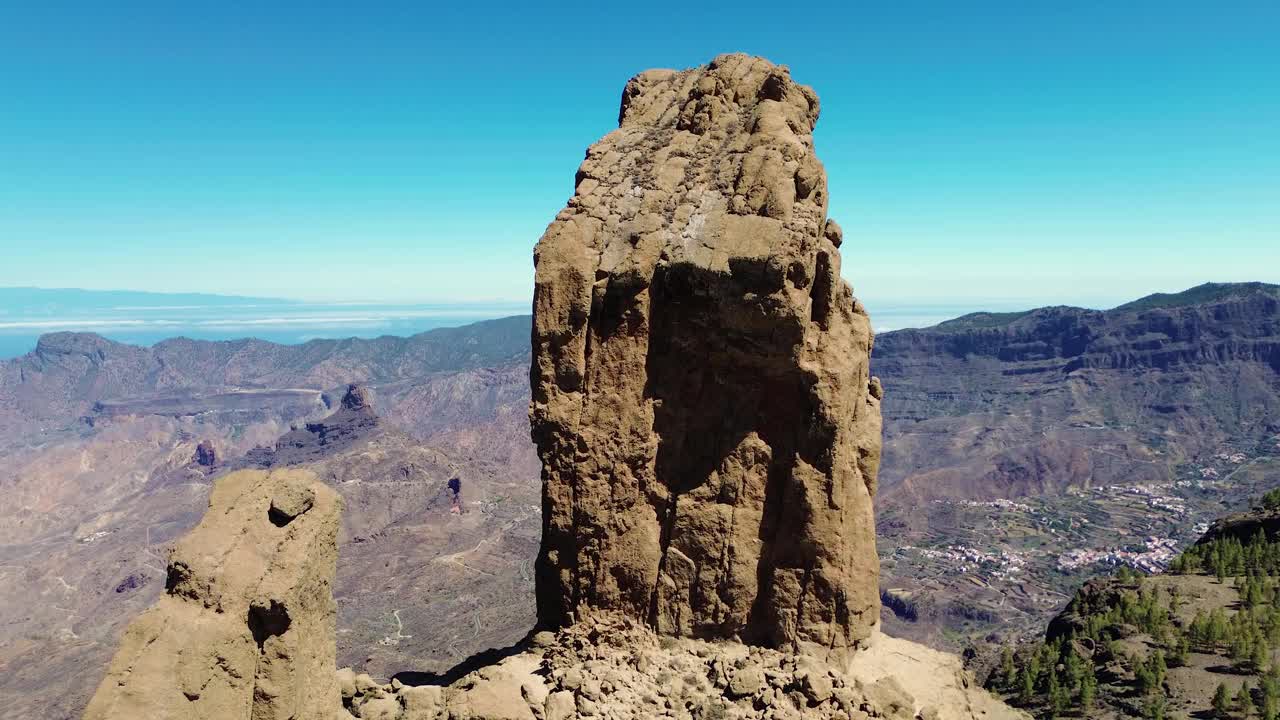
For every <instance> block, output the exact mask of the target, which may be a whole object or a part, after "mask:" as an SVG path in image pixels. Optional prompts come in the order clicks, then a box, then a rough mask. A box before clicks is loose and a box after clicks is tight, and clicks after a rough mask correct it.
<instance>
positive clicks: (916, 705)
mask: <svg viewBox="0 0 1280 720" xmlns="http://www.w3.org/2000/svg"><path fill="white" fill-rule="evenodd" d="M858 657H859V658H866V660H864V661H861V662H855V663H854V664H853V665H852V666H851V667H850V668H849V669H841V668H835V667H832V666H831V665H830V664H828V663H825V662H821V661H818V660H816V659H814V658H812V657H809V656H806V655H794V654H790V653H785V652H778V651H776V650H771V649H768V648H760V647H749V646H746V645H742V644H739V643H733V642H706V641H703V640H696V639H688V638H671V637H667V636H659V635H658V634H656V633H654V632H653V631H652V630H650V629H649V628H647V627H644V626H643V625H641V624H640V623H638V622H636V621H633V620H631V619H630V618H627V617H625V616H622V615H620V614H617V613H611V612H596V613H594V614H593V615H592V617H591V618H590V619H588V620H584V621H582V622H580V623H577V624H575V625H572V626H569V627H566V628H562V629H561V630H560V631H559V632H558V633H556V634H555V635H554V637H550V638H546V639H545V640H544V641H542V642H538V638H535V639H534V642H533V643H531V647H529V648H528V649H526V650H524V651H523V652H520V653H517V654H515V655H512V656H510V657H507V658H506V659H504V660H502V661H500V662H498V663H496V664H492V665H488V666H485V667H482V668H480V669H478V670H476V671H475V672H472V673H469V674H467V675H465V676H463V677H462V678H460V679H458V680H457V681H456V682H454V683H453V684H451V685H448V686H444V687H440V686H430V685H428V686H422V687H412V686H397V685H396V684H395V683H393V684H391V685H378V684H376V683H373V682H371V681H367V682H363V683H362V682H361V681H360V678H359V677H354V678H353V676H352V674H351V671H349V670H342V671H339V676H340V677H342V678H343V680H344V685H345V689H344V691H343V693H344V695H343V696H344V702H345V703H346V706H347V707H348V709H349V710H350V711H351V712H352V713H353V714H355V715H356V716H357V717H360V718H372V717H377V718H387V720H446V719H452V718H476V719H481V718H482V719H484V720H514V719H516V718H520V719H522V720H526V719H531V718H543V719H544V720H569V719H570V718H579V717H599V718H611V719H613V720H640V719H641V718H680V719H682V720H693V718H711V717H721V718H737V719H740V720H748V719H750V720H783V719H786V720H805V719H814V720H818V719H829V720H836V719H837V718H840V719H850V718H855V719H859V720H868V719H869V718H896V719H898V720H913V719H915V718H922V717H924V718H940V719H941V720H979V719H982V720H1027V718H1028V716H1027V715H1025V714H1024V713H1021V712H1019V711H1017V710H1014V709H1012V708H1010V707H1008V706H1007V705H1004V704H1003V703H1001V702H1000V701H999V700H997V699H996V698H995V697H994V696H992V695H991V694H989V693H987V692H986V691H985V690H983V689H981V688H979V687H977V686H976V685H973V684H972V683H970V682H969V680H968V678H967V676H966V675H965V674H964V672H963V671H962V670H961V669H960V660H959V658H957V657H955V656H951V655H946V654H945V653H940V652H937V651H935V650H930V649H928V648H925V647H922V646H919V645H915V644H913V643H909V642H905V641H901V640H893V639H891V638H880V639H878V640H877V642H875V643H874V644H873V647H872V649H870V650H868V651H866V652H860V653H859V654H858Z"/></svg>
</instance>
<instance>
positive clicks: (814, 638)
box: [531, 55, 880, 657]
mask: <svg viewBox="0 0 1280 720" xmlns="http://www.w3.org/2000/svg"><path fill="white" fill-rule="evenodd" d="M817 120H818V97H817V95H816V94H815V93H814V92H813V90H811V89H810V88H808V87H805V86H803V85H799V84H797V83H795V82H794V81H793V80H792V79H791V76H790V73H789V71H788V69H787V68H786V67H784V66H778V65H773V64H771V63H769V62H768V61H766V60H763V59H760V58H754V57H749V56H745V55H722V56H720V57H717V58H716V59H715V60H713V61H712V62H711V64H710V65H708V66H706V67H701V68H697V69H693V70H687V71H684V72H676V71H672V70H650V71H648V72H644V73H641V74H640V75H637V76H636V77H635V78H633V79H632V80H631V81H630V82H628V83H627V86H626V89H625V90H624V91H623V95H622V108H621V111H620V113H619V127H618V129H617V130H615V131H613V132H611V133H609V134H608V135H606V136H605V137H604V138H603V139H601V140H600V141H599V142H597V143H596V144H595V145H593V146H591V148H590V149H589V150H588V151H587V157H586V160H585V161H584V162H583V163H582V166H581V167H580V168H579V170H578V173H577V187H576V190H575V193H574V196H573V197H572V199H570V200H569V203H568V205H567V206H566V207H565V208H564V210H562V211H561V212H560V213H559V214H558V215H557V216H556V219H555V221H554V222H552V223H551V225H550V226H549V227H548V228H547V230H546V233H545V234H544V235H543V236H542V239H541V240H540V241H539V242H538V245H537V249H536V250H535V263H536V266H537V273H536V281H535V282H536V284H535V295H534V319H533V325H534V327H533V367H532V370H531V376H532V403H531V420H532V432H533V437H534V440H535V442H536V443H537V445H538V450H539V454H540V455H541V458H542V463H543V508H544V512H543V537H542V550H541V554H540V556H539V565H538V576H537V582H538V615H539V619H540V621H541V622H542V623H543V624H544V625H546V626H548V627H560V626H563V625H565V624H567V623H569V622H570V621H572V620H574V619H577V620H581V619H583V618H585V617H588V616H590V615H592V614H593V613H595V612H596V611H602V610H605V611H618V612H621V613H623V614H624V615H626V616H628V617H631V618H636V619H638V620H641V621H643V622H645V623H647V624H648V625H649V626H651V627H652V628H654V629H656V630H657V631H659V632H660V633H662V634H667V635H676V636H690V637H698V638H741V639H743V640H745V641H747V642H750V643H754V644H760V645H765V646H769V647H775V648H785V649H788V650H792V649H797V648H800V647H801V646H811V647H812V648H815V649H820V650H821V652H822V653H823V654H827V655H830V656H832V657H838V656H842V655H844V654H846V653H847V652H848V651H850V650H852V649H854V648H856V647H857V646H858V645H859V644H860V643H861V642H862V641H864V640H865V639H866V638H868V637H869V635H870V634H871V632H872V629H873V627H874V625H875V624H876V622H877V616H878V613H879V599H878V596H877V572H878V562H877V559H876V551H875V534H874V532H875V531H874V522H873V516H872V497H873V495H874V494H875V490H876V471H877V465H878V463H879V458H880V408H879V396H880V393H879V385H878V383H877V382H876V381H875V380H874V379H873V378H871V377H870V375H869V373H868V359H869V354H870V351H871V345H872V334H871V329H870V325H869V322H868V319H867V314H866V312H865V311H864V309H863V308H862V306H861V304H860V303H859V302H858V301H857V300H856V299H855V298H854V296H853V293H852V291H851V289H850V288H849V286H848V285H847V284H846V283H845V282H844V281H843V280H842V279H841V277H840V252H839V250H838V248H839V246H840V244H841V240H842V238H841V232H840V229H839V227H838V226H837V225H836V224H835V223H834V222H831V221H829V220H828V219H827V202H828V198H827V187H826V174H825V171H824V170H823V166H822V163H821V162H819V160H818V157H817V155H816V154H815V152H814V143H813V135H812V133H813V129H814V125H815V123H816V122H817Z"/></svg>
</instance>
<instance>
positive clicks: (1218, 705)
mask: <svg viewBox="0 0 1280 720" xmlns="http://www.w3.org/2000/svg"><path fill="white" fill-rule="evenodd" d="M1230 712H1231V691H1230V690H1227V684H1226V683H1218V689H1217V690H1214V691H1213V716H1214V717H1216V718H1226V717H1228V713H1230Z"/></svg>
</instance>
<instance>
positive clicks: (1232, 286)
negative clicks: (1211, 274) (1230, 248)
mask: <svg viewBox="0 0 1280 720" xmlns="http://www.w3.org/2000/svg"><path fill="white" fill-rule="evenodd" d="M1255 292H1264V293H1268V294H1271V295H1280V285H1270V284H1268V283H1260V282H1250V283H1205V284H1203V285H1197V286H1195V287H1193V288H1191V289H1189V290H1183V291H1182V292H1180V293H1155V294H1154V295H1148V296H1146V297H1144V298H1139V299H1137V300H1134V301H1133V302H1130V303H1125V304H1124V305H1120V306H1119V307H1115V308H1112V309H1111V310H1109V311H1108V312H1141V311H1143V310H1155V309H1158V308H1174V307H1183V306H1185V305H1197V304H1200V303H1207V302H1215V301H1218V300H1223V299H1225V298H1229V297H1231V296H1232V295H1245V294H1248V293H1255Z"/></svg>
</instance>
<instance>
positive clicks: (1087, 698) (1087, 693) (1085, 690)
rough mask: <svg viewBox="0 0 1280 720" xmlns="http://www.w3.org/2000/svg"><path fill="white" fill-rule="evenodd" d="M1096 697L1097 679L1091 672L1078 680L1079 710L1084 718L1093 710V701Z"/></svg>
mask: <svg viewBox="0 0 1280 720" xmlns="http://www.w3.org/2000/svg"><path fill="white" fill-rule="evenodd" d="M1097 695H1098V679H1097V678H1095V677H1094V676H1093V673H1092V672H1086V673H1085V674H1084V677H1083V678H1081V679H1080V709H1081V710H1082V711H1083V712H1084V714H1085V715H1086V716H1088V714H1089V710H1090V709H1091V708H1093V699H1094V698H1095V697H1096V696H1097Z"/></svg>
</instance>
